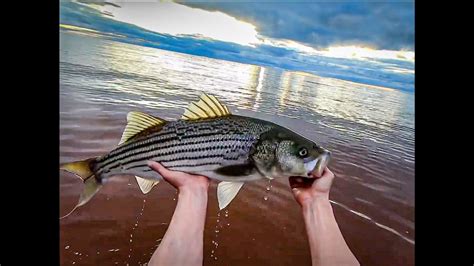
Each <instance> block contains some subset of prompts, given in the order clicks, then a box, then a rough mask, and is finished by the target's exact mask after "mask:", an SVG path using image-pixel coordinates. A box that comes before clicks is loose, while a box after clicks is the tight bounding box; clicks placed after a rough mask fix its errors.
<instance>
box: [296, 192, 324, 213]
mask: <svg viewBox="0 0 474 266" xmlns="http://www.w3.org/2000/svg"><path fill="white" fill-rule="evenodd" d="M321 206H331V203H330V202H329V194H325V195H319V196H315V197H313V198H310V199H308V200H306V201H304V202H302V203H301V207H302V210H303V213H308V212H312V211H313V210H316V209H318V208H319V207H321Z"/></svg>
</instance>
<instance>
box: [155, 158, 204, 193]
mask: <svg viewBox="0 0 474 266" xmlns="http://www.w3.org/2000/svg"><path fill="white" fill-rule="evenodd" d="M147 164H148V166H149V167H150V168H151V169H153V170H155V171H156V172H158V173H159V174H160V175H161V176H162V177H163V178H164V179H165V180H166V181H167V182H168V183H170V184H171V185H172V186H173V187H175V188H176V189H178V191H179V192H182V191H187V190H191V191H196V190H205V191H206V192H207V190H208V188H209V178H207V177H205V176H202V175H191V174H187V173H184V172H179V171H171V170H168V169H166V168H165V167H164V166H163V165H161V164H160V163H157V162H153V161H148V163H147Z"/></svg>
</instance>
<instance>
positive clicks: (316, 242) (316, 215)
mask: <svg viewBox="0 0 474 266" xmlns="http://www.w3.org/2000/svg"><path fill="white" fill-rule="evenodd" d="M333 179H334V174H333V173H332V172H331V171H330V170H329V169H328V168H326V169H325V171H324V173H323V176H322V177H320V178H318V179H305V178H299V177H290V185H291V187H292V190H293V194H294V196H295V199H296V201H297V202H298V203H299V204H300V205H301V207H302V211H303V217H304V221H305V226H306V232H307V234H308V240H309V246H310V249H311V261H312V264H313V265H321V266H325V265H359V262H358V261H357V259H356V257H355V256H354V254H352V252H351V250H350V249H349V247H348V246H347V244H346V241H345V240H344V237H343V236H342V233H341V231H340V230H339V226H338V225H337V222H336V218H335V217H334V213H333V210H332V206H331V203H330V202H329V190H330V188H331V184H332V181H333Z"/></svg>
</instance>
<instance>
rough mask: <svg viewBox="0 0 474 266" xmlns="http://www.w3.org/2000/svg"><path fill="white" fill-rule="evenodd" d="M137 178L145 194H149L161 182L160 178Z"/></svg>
mask: <svg viewBox="0 0 474 266" xmlns="http://www.w3.org/2000/svg"><path fill="white" fill-rule="evenodd" d="M135 178H136V179H137V183H138V186H139V187H140V189H141V190H142V192H143V194H147V193H148V192H150V191H151V189H152V188H153V187H154V186H156V185H157V184H158V183H160V181H159V180H148V179H145V178H143V177H139V176H135Z"/></svg>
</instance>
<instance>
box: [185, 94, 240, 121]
mask: <svg viewBox="0 0 474 266" xmlns="http://www.w3.org/2000/svg"><path fill="white" fill-rule="evenodd" d="M228 115H231V113H230V112H229V108H227V106H225V105H224V104H222V103H221V102H219V100H218V99H217V98H216V97H214V96H213V95H207V94H206V93H203V94H201V97H199V101H198V102H191V103H189V105H188V108H186V110H185V111H184V114H183V116H182V117H181V119H183V120H196V119H205V118H214V117H221V116H228Z"/></svg>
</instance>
